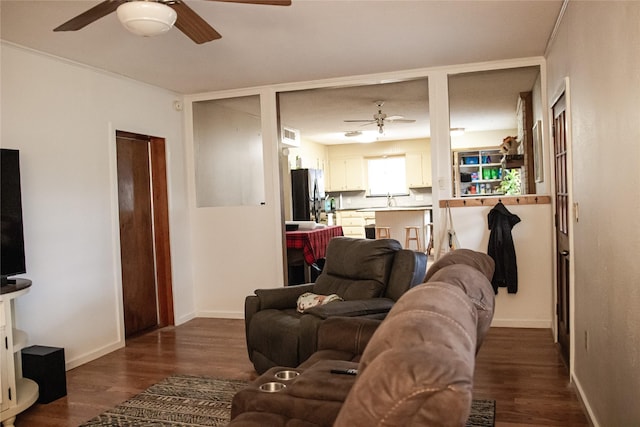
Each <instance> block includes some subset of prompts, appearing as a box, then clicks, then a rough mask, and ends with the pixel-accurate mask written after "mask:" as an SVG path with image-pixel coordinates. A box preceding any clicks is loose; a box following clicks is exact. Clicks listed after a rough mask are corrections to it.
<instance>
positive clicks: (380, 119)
mask: <svg viewBox="0 0 640 427" xmlns="http://www.w3.org/2000/svg"><path fill="white" fill-rule="evenodd" d="M374 104H376V106H377V107H378V112H377V113H376V114H374V115H373V120H371V119H369V120H366V119H365V120H345V123H363V126H366V125H370V124H375V125H376V126H378V131H379V132H380V133H384V123H385V122H391V123H415V120H411V119H405V118H404V117H403V116H387V115H386V114H385V113H383V112H382V106H383V105H384V101H376V102H374Z"/></svg>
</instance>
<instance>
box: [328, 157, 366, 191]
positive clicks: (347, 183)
mask: <svg viewBox="0 0 640 427" xmlns="http://www.w3.org/2000/svg"><path fill="white" fill-rule="evenodd" d="M363 163H364V160H363V158H362V157H347V158H342V159H332V160H329V182H328V184H329V188H328V189H327V191H364V190H365V182H364V166H363Z"/></svg>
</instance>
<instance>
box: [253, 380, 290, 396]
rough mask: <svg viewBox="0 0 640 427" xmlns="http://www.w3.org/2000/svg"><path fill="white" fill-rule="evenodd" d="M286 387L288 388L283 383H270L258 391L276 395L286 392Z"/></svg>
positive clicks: (263, 385) (261, 386)
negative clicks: (279, 392)
mask: <svg viewBox="0 0 640 427" xmlns="http://www.w3.org/2000/svg"><path fill="white" fill-rule="evenodd" d="M286 387H287V386H286V385H284V384H282V383H279V382H275V381H272V382H268V383H264V384H262V385H260V387H258V389H259V390H260V391H264V392H265V393H276V392H278V391H282V390H284V389H285V388H286Z"/></svg>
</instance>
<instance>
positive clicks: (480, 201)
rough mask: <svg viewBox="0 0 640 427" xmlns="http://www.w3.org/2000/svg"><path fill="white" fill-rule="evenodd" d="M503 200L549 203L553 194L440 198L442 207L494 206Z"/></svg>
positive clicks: (525, 203)
mask: <svg viewBox="0 0 640 427" xmlns="http://www.w3.org/2000/svg"><path fill="white" fill-rule="evenodd" d="M499 202H502V204H503V205H549V204H551V196H543V195H536V194H528V195H522V196H493V197H473V198H471V197H465V198H464V199H446V200H440V203H439V206H440V207H441V208H446V207H447V206H449V207H450V208H464V207H473V206H494V205H496V204H497V203H499Z"/></svg>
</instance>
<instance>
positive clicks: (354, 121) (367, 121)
mask: <svg viewBox="0 0 640 427" xmlns="http://www.w3.org/2000/svg"><path fill="white" fill-rule="evenodd" d="M344 122H345V123H375V122H376V121H375V120H345V121H344Z"/></svg>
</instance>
